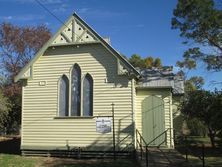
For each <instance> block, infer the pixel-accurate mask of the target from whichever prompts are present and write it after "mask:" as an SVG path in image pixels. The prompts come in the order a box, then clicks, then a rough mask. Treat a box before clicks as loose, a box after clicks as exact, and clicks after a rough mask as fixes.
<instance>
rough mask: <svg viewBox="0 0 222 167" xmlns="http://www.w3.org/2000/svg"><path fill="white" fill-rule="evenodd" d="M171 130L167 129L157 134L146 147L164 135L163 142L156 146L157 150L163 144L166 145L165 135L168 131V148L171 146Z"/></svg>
mask: <svg viewBox="0 0 222 167" xmlns="http://www.w3.org/2000/svg"><path fill="white" fill-rule="evenodd" d="M172 130H173V128H167V129H166V130H165V131H163V132H162V133H161V134H159V135H158V136H156V137H155V138H154V139H153V140H151V141H150V142H149V143H148V144H147V145H148V146H150V145H151V144H152V143H153V142H155V141H156V140H157V139H159V138H160V137H162V136H163V135H164V140H163V141H161V143H160V144H158V145H157V148H159V147H160V146H161V145H162V144H163V143H165V144H166V145H167V133H168V131H169V132H170V146H172Z"/></svg>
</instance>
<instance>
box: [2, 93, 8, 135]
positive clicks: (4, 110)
mask: <svg viewBox="0 0 222 167" xmlns="http://www.w3.org/2000/svg"><path fill="white" fill-rule="evenodd" d="M9 109H10V104H9V103H8V99H7V98H6V97H4V96H3V93H2V91H1V89H0V133H2V132H4V131H5V126H6V125H7V121H8V114H9Z"/></svg>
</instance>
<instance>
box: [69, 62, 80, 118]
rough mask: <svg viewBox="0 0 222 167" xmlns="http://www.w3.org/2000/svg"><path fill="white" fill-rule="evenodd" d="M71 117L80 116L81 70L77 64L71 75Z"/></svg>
mask: <svg viewBox="0 0 222 167" xmlns="http://www.w3.org/2000/svg"><path fill="white" fill-rule="evenodd" d="M71 84H72V85H71V116H80V108H81V104H80V102H81V69H80V67H79V65H78V64H75V65H74V66H73V69H72V73H71Z"/></svg>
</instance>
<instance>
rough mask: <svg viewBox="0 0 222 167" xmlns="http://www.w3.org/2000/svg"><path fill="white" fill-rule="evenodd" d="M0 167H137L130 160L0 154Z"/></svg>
mask: <svg viewBox="0 0 222 167" xmlns="http://www.w3.org/2000/svg"><path fill="white" fill-rule="evenodd" d="M0 166H1V167H138V164H137V163H136V162H135V161H133V160H130V159H124V160H116V161H113V160H112V159H110V160H107V159H106V160H102V159H81V160H76V159H70V158H50V157H48V158H47V157H24V156H19V155H10V154H0Z"/></svg>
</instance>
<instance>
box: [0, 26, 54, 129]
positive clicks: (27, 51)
mask: <svg viewBox="0 0 222 167" xmlns="http://www.w3.org/2000/svg"><path fill="white" fill-rule="evenodd" d="M50 36H51V33H50V31H49V29H48V28H47V27H46V26H44V25H40V26H33V27H29V26H26V27H18V26H15V25H12V24H10V23H2V24H1V25H0V65H1V70H2V71H1V72H2V75H1V77H0V78H1V79H0V83H1V88H2V89H3V90H4V92H3V93H4V95H5V96H6V97H7V99H8V102H9V103H10V104H11V108H10V111H9V113H8V121H7V125H6V127H7V132H8V133H10V132H11V133H12V132H14V131H17V130H18V129H19V125H20V121H21V85H20V83H14V77H15V76H16V75H17V74H18V72H19V71H20V70H21V68H22V67H24V66H25V65H26V64H27V63H28V62H29V61H30V59H31V58H32V57H33V56H34V55H35V53H36V52H37V51H38V50H39V49H40V48H41V47H42V46H43V44H44V43H45V42H46V41H47V40H48V39H49V38H50Z"/></svg>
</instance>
